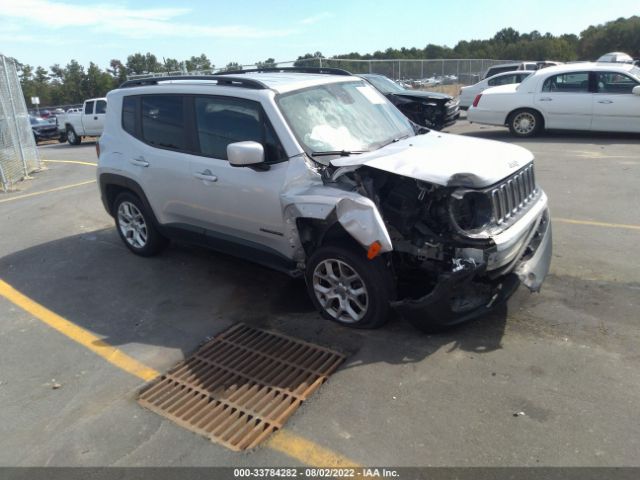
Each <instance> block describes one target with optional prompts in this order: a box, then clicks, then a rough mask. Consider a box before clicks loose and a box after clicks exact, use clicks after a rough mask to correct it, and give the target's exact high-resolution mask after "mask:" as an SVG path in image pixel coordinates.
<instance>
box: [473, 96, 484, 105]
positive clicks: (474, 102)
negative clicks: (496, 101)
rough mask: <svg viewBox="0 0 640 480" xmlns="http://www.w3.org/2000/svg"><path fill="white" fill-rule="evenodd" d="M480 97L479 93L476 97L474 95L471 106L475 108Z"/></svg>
mask: <svg viewBox="0 0 640 480" xmlns="http://www.w3.org/2000/svg"><path fill="white" fill-rule="evenodd" d="M481 96H482V94H481V93H479V94H478V95H476V98H475V99H474V100H473V106H474V107H477V106H478V103H480V97H481Z"/></svg>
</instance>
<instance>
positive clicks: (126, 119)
mask: <svg viewBox="0 0 640 480" xmlns="http://www.w3.org/2000/svg"><path fill="white" fill-rule="evenodd" d="M138 101H139V97H124V98H123V99H122V128H123V129H124V131H125V132H127V133H128V134H130V135H133V136H134V137H135V136H136V118H137V116H138V115H137V110H138Z"/></svg>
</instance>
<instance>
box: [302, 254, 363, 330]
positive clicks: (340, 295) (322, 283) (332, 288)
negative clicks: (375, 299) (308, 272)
mask: <svg viewBox="0 0 640 480" xmlns="http://www.w3.org/2000/svg"><path fill="white" fill-rule="evenodd" d="M313 291H314V293H315V295H316V298H317V300H318V302H319V303H320V305H321V306H322V308H323V309H324V310H325V312H327V313H328V314H329V315H330V316H331V317H333V318H335V319H336V320H338V321H340V322H344V323H356V322H359V321H360V320H362V319H363V318H364V316H365V315H366V313H367V309H368V307H369V294H368V292H367V287H366V286H365V284H364V281H363V280H362V278H361V277H360V275H358V273H357V272H356V271H355V270H354V269H353V268H351V267H350V266H349V265H348V264H346V263H345V262H343V261H341V260H337V259H333V258H329V259H326V260H323V261H321V262H320V263H318V265H317V266H316V268H315V270H314V271H313Z"/></svg>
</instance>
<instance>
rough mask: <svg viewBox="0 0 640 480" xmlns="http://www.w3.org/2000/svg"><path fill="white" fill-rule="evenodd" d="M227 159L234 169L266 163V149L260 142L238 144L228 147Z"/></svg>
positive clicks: (231, 144)
mask: <svg viewBox="0 0 640 480" xmlns="http://www.w3.org/2000/svg"><path fill="white" fill-rule="evenodd" d="M227 158H228V159H229V163H230V164H231V165H233V166H234V167H247V166H250V165H257V164H260V163H264V147H263V146H262V144H260V143H258V142H236V143H230V144H229V145H227Z"/></svg>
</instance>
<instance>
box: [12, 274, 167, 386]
mask: <svg viewBox="0 0 640 480" xmlns="http://www.w3.org/2000/svg"><path fill="white" fill-rule="evenodd" d="M0 295H2V296H3V297H4V298H6V299H7V300H9V301H10V302H11V303H13V304H14V305H17V306H18V307H20V308H22V309H23V310H24V311H26V312H27V313H29V314H31V315H33V316H34V317H36V318H37V319H38V320H40V321H41V322H44V323H46V324H47V325H49V326H50V327H51V328H54V329H55V330H57V331H58V332H60V333H62V334H63V335H66V336H67V337H69V338H70V339H71V340H74V341H76V342H77V343H79V344H80V345H82V346H83V347H86V348H88V349H89V350H91V351H92V352H94V353H96V354H97V355H100V356H101V357H102V358H104V359H105V360H107V361H108V362H110V363H112V364H113V365H115V366H116V367H118V368H120V369H122V370H124V371H125V372H127V373H130V374H131V375H135V376H136V377H138V378H141V379H142V380H144V381H146V382H148V381H150V380H153V379H154V378H156V377H157V376H158V375H160V372H157V371H156V370H154V369H153V368H150V367H147V366H146V365H143V364H142V363H140V362H139V361H137V360H136V359H135V358H132V357H130V356H129V355H127V354H126V353H124V352H122V351H121V350H119V349H117V348H116V347H112V346H111V345H109V344H107V343H105V342H103V341H102V340H101V339H100V338H98V337H97V336H95V335H94V334H93V333H91V332H89V331H87V330H85V329H84V328H82V327H79V326H78V325H76V324H74V323H71V322H70V321H69V320H67V319H65V318H62V317H61V316H60V315H58V314H57V313H54V312H52V311H51V310H49V309H48V308H46V307H44V306H42V305H40V304H39V303H37V302H35V301H33V300H31V299H30V298H29V297H27V296H26V295H23V294H22V293H20V292H19V291H18V290H16V289H15V288H13V287H12V286H11V285H9V284H8V283H7V282H5V281H3V280H0Z"/></svg>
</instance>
